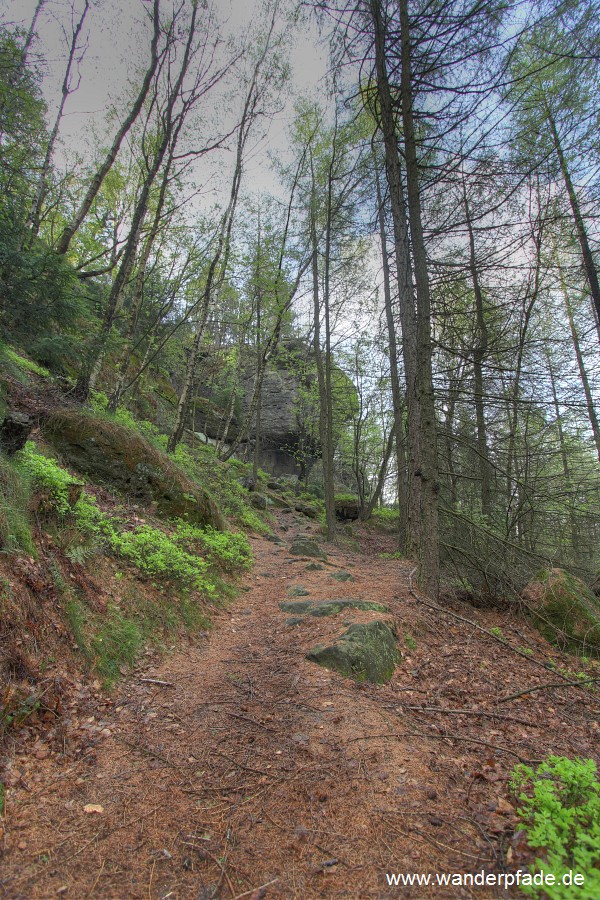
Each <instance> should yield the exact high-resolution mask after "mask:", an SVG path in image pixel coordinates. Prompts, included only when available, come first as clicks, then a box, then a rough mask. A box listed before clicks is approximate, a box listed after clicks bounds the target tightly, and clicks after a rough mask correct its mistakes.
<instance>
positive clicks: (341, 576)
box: [329, 572, 354, 581]
mask: <svg viewBox="0 0 600 900" xmlns="http://www.w3.org/2000/svg"><path fill="white" fill-rule="evenodd" d="M329 577H330V578H335V580H336V581H354V576H353V575H351V574H350V572H332V573H331V575H330V576H329Z"/></svg>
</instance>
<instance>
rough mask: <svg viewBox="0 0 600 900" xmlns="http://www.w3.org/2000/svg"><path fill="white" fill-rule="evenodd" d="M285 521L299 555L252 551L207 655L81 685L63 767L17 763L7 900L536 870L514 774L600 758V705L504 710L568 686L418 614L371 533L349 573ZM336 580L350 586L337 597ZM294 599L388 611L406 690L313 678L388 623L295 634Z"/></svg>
mask: <svg viewBox="0 0 600 900" xmlns="http://www.w3.org/2000/svg"><path fill="white" fill-rule="evenodd" d="M279 520H280V522H279V524H283V523H284V522H285V523H287V525H288V526H289V528H288V530H286V531H283V530H281V531H280V532H279V533H280V535H281V537H282V538H283V539H284V540H285V541H286V545H285V546H278V545H275V544H273V543H271V542H269V541H266V540H264V539H260V538H257V539H255V540H254V541H253V544H254V551H255V557H256V565H255V568H254V572H253V573H252V574H251V575H249V576H248V577H247V579H246V588H247V590H246V591H245V592H243V593H241V595H240V597H239V598H238V600H237V601H236V602H235V604H233V605H232V606H231V607H230V609H229V610H228V612H227V613H225V614H223V615H222V616H221V617H220V618H219V620H218V622H217V624H216V627H215V629H214V630H213V633H212V635H211V637H210V640H209V641H208V642H207V643H206V644H205V645H204V646H202V647H195V646H189V647H184V648H182V649H180V650H177V651H174V652H173V653H171V654H170V655H169V656H168V657H167V658H165V659H164V660H163V661H162V662H160V663H158V662H157V664H156V665H154V666H151V665H147V666H146V667H145V668H144V669H143V671H140V672H138V676H137V678H134V679H130V680H127V681H125V682H123V683H122V684H121V686H120V687H119V688H118V689H117V691H116V694H115V697H114V698H112V699H111V698H108V699H107V698H104V700H102V698H101V697H100V695H99V694H98V691H97V690H96V691H95V692H94V691H91V692H90V689H89V688H88V687H86V686H85V685H82V686H81V688H80V691H79V694H80V696H79V697H78V696H74V699H72V701H71V703H72V705H73V706H74V708H75V710H76V711H77V712H78V713H79V714H80V716H79V718H78V719H77V728H76V729H75V728H73V729H72V733H71V732H70V730H69V727H68V726H65V728H64V734H63V741H62V748H61V747H60V746H57V741H56V739H55V740H54V741H53V742H52V743H49V742H47V741H46V740H45V739H44V732H43V730H41V731H40V734H39V736H38V738H37V740H36V741H35V742H34V743H32V742H31V741H29V742H28V743H27V744H26V745H23V746H22V747H20V748H17V751H18V752H17V753H16V755H15V757H14V759H13V760H12V761H11V762H10V765H9V773H10V779H9V787H10V790H9V796H8V804H7V810H6V817H5V821H4V837H3V857H2V859H1V861H0V862H1V868H0V890H2V892H3V896H5V897H10V898H39V897H44V898H45V897H57V896H58V897H62V896H64V897H68V898H80V897H97V898H164V900H167V898H174V900H175V898H181V900H183V898H190V900H192V898H193V900H208V898H213V897H220V898H228V897H252V898H253V900H256V898H259V897H273V898H276V897H286V898H320V897H345V898H363V897H364V898H366V897H388V896H389V897H392V896H393V897H406V898H420V897H440V898H443V897H463V896H464V897H468V896H480V897H481V896H484V893H482V892H479V894H476V893H474V892H472V891H471V890H469V889H460V888H456V887H452V888H449V889H443V888H435V889H433V888H430V889H429V890H427V891H425V889H423V888H416V887H415V888H397V887H394V888H390V887H388V886H387V883H386V879H385V874H386V872H388V873H391V872H467V871H479V870H481V869H482V868H483V869H485V870H487V871H496V872H499V871H502V870H503V868H505V867H509V868H510V867H511V866H513V867H514V866H515V865H518V864H526V863H527V862H528V861H530V859H531V855H530V853H529V852H528V851H527V848H526V847H525V846H524V843H523V840H522V835H521V833H520V832H519V831H518V823H517V820H516V817H515V811H514V807H513V805H512V801H513V798H512V797H511V796H510V793H509V792H508V789H507V785H506V781H507V777H508V774H509V772H510V770H511V769H512V767H513V765H514V764H515V763H516V762H517V761H518V760H519V759H525V760H535V759H540V758H542V757H543V756H544V755H545V754H547V753H549V752H552V753H558V754H564V755H569V756H575V755H580V756H590V755H594V752H595V750H596V749H597V737H598V722H597V717H598V711H599V709H600V704H599V702H598V700H596V699H595V698H594V696H593V695H591V694H590V693H587V694H586V693H584V691H581V690H577V689H576V688H572V687H568V686H567V687H566V688H561V689H559V690H557V689H551V690H548V691H538V692H533V693H531V694H527V695H524V696H522V697H520V698H517V699H515V700H514V701H512V702H509V703H502V704H499V703H498V701H499V700H500V699H501V698H503V697H506V696H507V695H509V694H510V693H512V692H518V691H519V690H521V689H526V688H529V687H532V686H537V685H539V684H543V683H544V682H550V681H552V677H551V673H550V672H546V671H545V670H544V669H543V668H542V667H540V666H539V665H538V666H536V665H534V663H533V662H532V663H531V664H530V663H529V661H528V660H527V659H525V658H519V657H517V656H515V655H514V654H511V653H508V652H505V651H504V650H503V649H502V647H501V646H499V644H498V642H497V641H494V640H493V639H492V638H491V637H487V636H485V635H482V634H481V633H480V632H479V633H478V632H477V631H476V630H474V629H473V628H471V627H470V626H468V625H467V624H465V623H464V622H461V621H459V620H457V619H453V618H451V617H449V616H446V615H443V614H441V613H439V612H437V611H434V610H432V609H431V608H429V607H427V606H425V605H424V604H423V603H421V602H419V598H418V596H417V595H416V594H415V592H414V590H412V584H411V579H410V566H409V564H408V563H404V562H402V561H397V560H382V559H379V558H378V555H377V554H378V553H379V552H381V551H382V550H391V549H393V547H392V546H391V544H389V542H387V543H386V539H385V538H382V537H381V536H380V535H375V534H373V533H369V532H365V533H364V534H363V535H362V536H361V545H362V553H361V554H355V553H351V552H348V551H345V550H336V551H332V552H330V558H329V560H330V563H332V565H326V566H325V568H324V569H323V570H322V571H307V570H306V565H307V563H308V562H309V561H308V560H302V559H298V558H297V557H292V556H290V555H289V552H288V546H289V543H290V542H291V541H292V539H293V538H294V536H295V535H296V534H297V533H299V532H300V531H302V532H304V531H306V530H307V529H306V527H305V525H304V522H305V521H306V520H304V519H303V518H302V517H301V516H295V515H294V516H290V515H285V514H283V513H282V514H280V515H279ZM339 568H345V569H347V570H348V571H350V572H351V573H352V575H353V580H352V581H349V582H345V583H338V582H336V581H335V580H333V579H331V578H330V575H331V573H332V572H334V571H336V570H338V569H339ZM298 584H301V585H302V586H304V587H306V588H307V589H308V590H309V591H310V595H309V596H310V599H317V600H318V599H326V598H332V597H358V598H361V599H364V600H376V601H379V602H384V603H386V604H387V605H388V606H389V607H390V610H391V612H392V614H393V616H394V617H395V620H396V625H397V629H398V634H399V636H400V645H401V647H402V649H403V653H404V660H403V662H402V664H401V665H400V666H399V667H398V669H397V671H396V675H395V676H394V678H393V680H392V681H391V682H390V684H388V685H385V686H383V687H379V686H373V685H358V684H355V683H353V682H352V681H349V680H347V679H344V678H341V677H340V676H338V675H336V674H333V673H329V672H327V671H326V670H324V669H320V668H318V667H317V666H314V665H313V664H311V663H309V662H307V661H306V660H305V659H304V654H305V653H306V651H307V650H308V649H309V648H310V647H311V646H313V645H314V644H315V643H317V642H320V641H323V640H325V639H327V638H330V637H333V636H334V635H336V634H339V633H340V631H341V630H343V624H344V623H346V622H349V621H369V620H370V619H373V618H377V617H378V615H380V614H377V613H373V612H360V611H357V610H344V611H343V612H342V613H341V614H339V615H338V616H336V617H334V618H331V619H330V618H325V619H323V618H312V617H307V618H306V620H305V621H303V623H302V624H301V625H299V626H295V627H290V626H286V625H285V620H286V618H287V617H288V614H286V613H284V612H282V611H281V610H280V609H279V602H280V601H281V600H285V599H289V597H288V589H289V588H290V587H291V586H293V585H298ZM446 602H449V601H446ZM448 609H449V610H452V611H454V612H455V613H457V614H460V615H462V616H464V617H466V618H469V619H471V620H473V621H476V622H477V623H479V624H480V625H481V626H483V627H485V628H491V627H494V626H496V627H501V628H502V631H503V634H504V635H506V638H507V639H508V640H509V641H510V642H511V643H513V644H514V645H515V646H519V645H523V644H526V645H527V646H529V647H530V648H531V649H532V650H533V651H534V655H535V659H537V660H544V659H545V658H548V656H552V657H554V658H555V659H557V660H558V659H559V655H558V654H556V653H554V652H550V651H549V648H548V645H546V644H545V643H544V642H543V641H542V640H541V639H540V638H538V637H537V636H536V635H535V633H534V632H532V631H531V630H530V629H528V627H527V626H526V625H524V624H523V622H522V621H519V620H516V619H512V618H511V617H509V616H503V615H501V614H500V613H490V612H484V611H481V610H477V611H476V610H473V609H471V608H470V607H468V606H465V605H464V604H458V603H455V604H453V605H452V606H449V607H448ZM406 635H409V636H410V637H411V638H412V639H413V640H414V642H415V646H414V649H409V646H407V643H406V642H405V640H404V638H405V636H406ZM408 644H409V645H411V646H412V642H411V641H410V640H409V641H408ZM151 659H152V657H150V660H151ZM568 663H569V664H572V661H568ZM96 688H97V685H96ZM86 712H87V713H89V714H88V715H85V713H86ZM61 749H62V751H63V752H60V751H61ZM515 832H516V833H515ZM485 890H488V891H490V893H487V894H485V896H489V897H492V896H494V894H493V893H492V892H491V891H493V889H484V891H485ZM503 896H508V894H507V893H506V892H504V893H503Z"/></svg>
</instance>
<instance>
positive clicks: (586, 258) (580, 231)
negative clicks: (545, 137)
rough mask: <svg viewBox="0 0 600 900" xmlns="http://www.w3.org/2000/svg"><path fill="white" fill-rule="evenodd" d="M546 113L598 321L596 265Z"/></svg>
mask: <svg viewBox="0 0 600 900" xmlns="http://www.w3.org/2000/svg"><path fill="white" fill-rule="evenodd" d="M546 115H547V117H548V122H549V124H550V131H551V132H552V140H553V142H554V149H555V150H556V155H557V156H558V161H559V163H560V170H561V172H562V176H563V179H564V182H565V187H566V188H567V194H568V195H569V203H570V204H571V212H572V213H573V219H574V220H575V228H576V230H577V238H578V240H579V246H580V247H581V256H582V258H583V266H584V269H585V274H586V277H587V280H588V284H589V287H590V293H591V295H592V302H593V304H594V309H595V310H596V316H597V319H598V320H599V321H600V283H599V282H598V272H597V269H596V266H595V264H594V257H593V254H592V249H591V247H590V242H589V240H588V236H587V231H586V229H585V223H584V221H583V216H582V215H581V209H580V206H579V200H578V199H577V194H576V192H575V188H574V186H573V181H572V179H571V173H570V171H569V166H568V164H567V160H566V157H565V154H564V152H563V149H562V145H561V142H560V137H559V134H558V131H557V128H556V123H555V121H554V117H553V115H552V113H551V112H550V108H549V107H548V106H546Z"/></svg>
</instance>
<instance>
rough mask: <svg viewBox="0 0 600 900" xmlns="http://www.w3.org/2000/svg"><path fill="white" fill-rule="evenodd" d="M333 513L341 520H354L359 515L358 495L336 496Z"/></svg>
mask: <svg viewBox="0 0 600 900" xmlns="http://www.w3.org/2000/svg"><path fill="white" fill-rule="evenodd" d="M335 514H336V516H337V518H338V519H340V520H341V521H342V522H354V521H356V519H358V517H359V516H360V501H359V499H358V497H336V498H335Z"/></svg>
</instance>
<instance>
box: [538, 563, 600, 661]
mask: <svg viewBox="0 0 600 900" xmlns="http://www.w3.org/2000/svg"><path fill="white" fill-rule="evenodd" d="M522 597H523V600H524V601H525V603H526V604H527V608H528V610H529V612H530V613H531V616H532V619H533V621H534V623H535V626H536V628H537V629H538V631H539V632H540V633H541V634H543V636H544V637H545V638H546V639H547V640H549V641H551V642H552V643H553V644H557V645H558V646H559V647H561V649H563V650H568V651H571V652H578V653H582V654H584V655H586V656H600V599H599V598H598V597H596V596H595V595H594V594H593V592H592V591H591V590H590V588H589V587H588V586H587V585H586V584H585V583H584V582H583V581H581V579H579V578H576V577H575V576H574V575H570V574H569V573H568V572H565V571H564V570H563V569H544V570H542V571H541V572H539V573H538V575H536V577H535V578H533V579H532V580H531V581H530V582H529V584H528V585H527V587H526V588H525V590H524V591H523V593H522Z"/></svg>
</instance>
